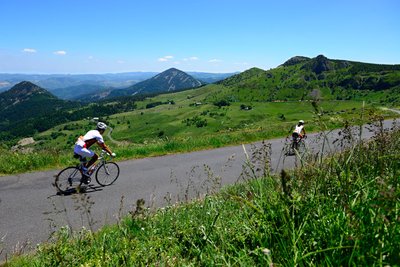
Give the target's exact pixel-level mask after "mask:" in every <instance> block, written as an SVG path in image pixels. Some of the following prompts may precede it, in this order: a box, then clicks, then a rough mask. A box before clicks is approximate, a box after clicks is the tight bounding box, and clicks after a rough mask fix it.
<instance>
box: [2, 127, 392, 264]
mask: <svg viewBox="0 0 400 267" xmlns="http://www.w3.org/2000/svg"><path fill="white" fill-rule="evenodd" d="M391 125H392V121H385V127H386V128H389V127H391ZM354 130H355V131H356V132H357V131H359V128H355V129H354ZM338 132H339V130H335V131H332V132H330V133H329V134H326V137H327V139H328V140H329V142H328V143H325V146H324V149H325V150H326V151H333V150H335V149H338V148H337V145H332V142H333V140H335V139H337V137H338V136H339V135H338ZM355 135H356V136H357V133H356V134H355ZM362 135H363V138H368V137H370V136H371V135H372V133H371V132H370V131H368V130H366V128H365V127H364V128H363V130H362ZM324 136H325V135H318V134H310V135H308V138H307V140H306V145H307V147H308V148H309V149H310V150H312V151H313V152H312V153H313V154H315V153H317V151H319V150H320V148H321V143H322V140H323V139H324V138H322V137H324ZM341 136H343V135H341ZM267 143H269V144H271V170H272V171H273V172H279V171H280V170H281V169H282V168H292V167H293V166H294V164H295V157H294V156H291V157H285V156H284V155H283V147H284V145H285V139H273V140H269V141H267ZM338 143H339V142H337V143H336V144H338ZM327 144H329V145H327ZM262 146H263V145H262V143H261V142H259V143H255V144H248V145H245V146H242V145H240V146H232V147H225V148H220V149H213V150H206V151H199V152H193V153H185V154H177V155H168V156H162V157H153V158H145V159H136V160H127V161H121V162H118V164H119V166H120V169H121V173H120V177H119V178H118V180H117V181H116V182H115V184H113V185H111V186H109V187H103V188H102V187H98V186H96V184H95V182H94V183H93V186H92V187H90V188H88V192H87V193H86V194H72V195H67V196H65V195H57V194H56V193H57V192H56V189H55V187H54V186H53V185H52V183H53V181H54V175H55V174H56V173H58V171H59V170H52V171H45V172H33V173H25V174H21V175H13V176H6V177H0V252H1V251H2V253H1V254H0V262H1V261H4V260H6V257H9V255H11V254H13V253H19V252H27V251H31V250H33V249H35V247H36V244H38V243H40V242H45V241H47V240H49V238H50V237H51V234H52V233H53V232H54V231H56V230H57V229H59V228H60V227H62V226H69V227H71V229H74V230H79V229H81V228H82V227H85V228H87V229H92V230H96V229H98V228H99V227H101V226H103V225H105V224H112V223H115V222H117V221H118V219H119V218H120V217H121V216H122V215H126V214H128V212H129V211H131V210H134V209H135V206H136V201H137V200H138V199H144V200H145V206H147V207H149V208H152V209H155V208H158V207H162V206H166V205H169V204H172V203H175V202H178V201H186V200H188V199H192V198H194V197H199V196H200V197H201V196H202V195H204V194H205V193H207V192H213V191H215V190H216V189H219V188H220V186H223V185H227V184H233V183H235V182H237V181H240V180H241V179H242V178H243V177H241V176H243V175H241V174H242V173H243V168H244V166H246V162H247V156H248V157H249V158H251V157H252V151H255V149H259V150H262V149H260V148H261V147H262ZM246 154H247V156H246ZM256 154H257V153H256ZM258 155H259V154H258ZM88 210H90V214H89V213H88Z"/></svg>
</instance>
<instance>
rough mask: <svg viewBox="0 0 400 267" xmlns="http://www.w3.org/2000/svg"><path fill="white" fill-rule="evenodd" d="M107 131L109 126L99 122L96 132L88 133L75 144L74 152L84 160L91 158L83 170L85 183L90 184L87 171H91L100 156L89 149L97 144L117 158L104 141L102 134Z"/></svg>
mask: <svg viewBox="0 0 400 267" xmlns="http://www.w3.org/2000/svg"><path fill="white" fill-rule="evenodd" d="M106 129H107V125H106V124H105V123H104V122H98V123H97V127H96V130H90V131H88V132H87V133H86V134H85V135H84V136H80V137H79V138H78V140H77V141H76V143H75V147H74V152H75V154H78V155H80V156H82V157H84V158H91V159H90V160H89V161H88V162H87V163H86V164H85V167H84V169H83V178H84V179H83V182H84V183H89V174H88V173H87V171H88V170H89V169H90V166H92V165H93V164H94V163H95V162H96V160H97V159H98V158H99V156H98V155H97V154H96V153H94V152H93V151H92V150H90V149H89V148H90V147H91V146H92V145H93V144H94V143H97V144H98V145H99V146H100V147H101V148H102V149H103V150H105V151H107V152H108V153H109V154H110V155H111V156H113V157H115V153H113V152H112V151H111V150H110V148H109V147H108V146H107V145H106V144H105V143H104V139H103V136H102V134H103V133H104V131H105V130H106Z"/></svg>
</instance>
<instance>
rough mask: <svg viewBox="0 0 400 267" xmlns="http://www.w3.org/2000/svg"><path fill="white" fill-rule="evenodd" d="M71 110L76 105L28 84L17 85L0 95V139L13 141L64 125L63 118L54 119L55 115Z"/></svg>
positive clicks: (25, 82)
mask: <svg viewBox="0 0 400 267" xmlns="http://www.w3.org/2000/svg"><path fill="white" fill-rule="evenodd" d="M74 107H77V104H76V103H73V102H69V101H64V100H61V99H58V98H57V97H56V96H54V95H53V94H51V93H50V92H48V91H47V90H45V89H43V88H41V87H39V86H37V85H35V84H33V83H31V82H27V81H24V82H21V83H18V84H16V85H15V86H13V87H12V88H11V89H10V90H8V91H6V92H3V93H0V137H1V139H3V140H4V139H12V138H15V137H16V136H27V135H29V134H33V133H34V132H35V131H43V130H46V129H48V128H50V127H52V126H54V125H55V124H59V123H62V122H65V118H63V117H59V118H56V116H54V115H55V114H57V113H59V112H60V111H62V110H70V109H71V108H74Z"/></svg>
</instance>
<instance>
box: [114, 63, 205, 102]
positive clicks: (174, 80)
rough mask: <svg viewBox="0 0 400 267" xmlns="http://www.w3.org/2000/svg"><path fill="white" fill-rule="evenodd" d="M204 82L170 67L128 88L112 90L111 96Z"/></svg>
mask: <svg viewBox="0 0 400 267" xmlns="http://www.w3.org/2000/svg"><path fill="white" fill-rule="evenodd" d="M204 84H205V83H204V82H201V81H199V80H197V79H195V78H193V77H192V76H190V75H189V74H187V73H185V72H183V71H181V70H178V69H175V68H170V69H168V70H166V71H164V72H162V73H160V74H157V75H156V76H154V77H152V78H150V79H147V80H145V81H143V82H139V83H137V84H135V85H132V86H131V87H128V88H127V89H123V90H122V89H121V90H114V91H112V92H111V94H110V97H115V96H121V95H136V94H152V93H165V92H174V91H179V90H184V89H189V88H196V87H200V86H202V85H204Z"/></svg>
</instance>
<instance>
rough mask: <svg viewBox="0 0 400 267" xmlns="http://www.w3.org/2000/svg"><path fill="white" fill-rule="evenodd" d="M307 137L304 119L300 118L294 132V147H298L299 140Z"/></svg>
mask: <svg viewBox="0 0 400 267" xmlns="http://www.w3.org/2000/svg"><path fill="white" fill-rule="evenodd" d="M304 137H306V130H305V129H304V121H303V120H299V122H298V123H297V124H296V126H295V128H294V130H293V132H292V149H297V145H298V144H299V140H300V139H302V138H304Z"/></svg>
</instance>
